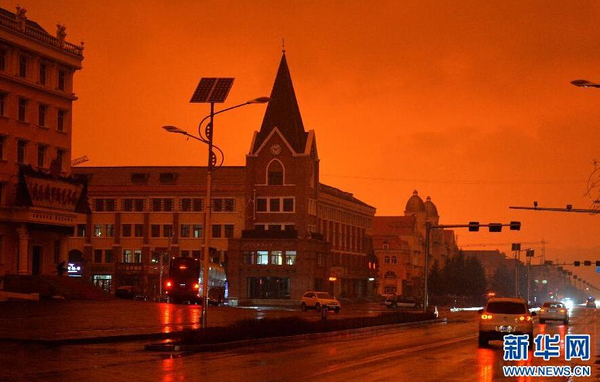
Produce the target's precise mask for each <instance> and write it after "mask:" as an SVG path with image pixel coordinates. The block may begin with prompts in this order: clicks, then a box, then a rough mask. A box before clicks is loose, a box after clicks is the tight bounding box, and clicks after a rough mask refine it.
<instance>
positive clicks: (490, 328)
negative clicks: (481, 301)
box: [479, 297, 536, 347]
mask: <svg viewBox="0 0 600 382" xmlns="http://www.w3.org/2000/svg"><path fill="white" fill-rule="evenodd" d="M479 313H480V314H481V316H480V317H479V346H480V347H487V346H488V342H489V341H493V340H502V339H503V338H504V336H505V335H508V334H528V335H529V346H533V316H535V315H536V314H535V312H530V311H529V307H528V306H527V303H526V302H525V300H523V299H520V298H496V297H494V298H491V299H489V300H488V302H487V304H486V305H485V308H484V309H480V310H479Z"/></svg>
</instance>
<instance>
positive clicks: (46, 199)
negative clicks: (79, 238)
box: [0, 7, 86, 279]
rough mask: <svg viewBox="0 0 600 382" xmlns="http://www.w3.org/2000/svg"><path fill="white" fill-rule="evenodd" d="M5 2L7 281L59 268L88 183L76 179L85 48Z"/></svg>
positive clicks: (3, 256) (0, 26) (1, 192)
mask: <svg viewBox="0 0 600 382" xmlns="http://www.w3.org/2000/svg"><path fill="white" fill-rule="evenodd" d="M65 37H66V33H65V28H64V26H61V25H58V26H57V32H56V35H55V36H53V35H50V34H49V33H48V32H46V30H45V29H44V28H42V27H41V26H40V25H39V24H37V23H35V22H33V21H31V20H29V19H28V18H27V16H26V11H25V9H22V8H19V7H17V12H16V13H12V12H9V11H7V10H4V9H1V8H0V279H1V278H2V276H4V275H49V274H56V272H57V271H56V265H57V264H58V263H60V262H61V261H64V260H67V243H68V238H69V236H70V234H71V233H72V232H73V228H74V225H75V220H76V218H77V212H85V211H86V205H85V195H84V194H85V186H84V184H83V183H81V182H78V181H76V180H75V179H73V178H71V177H70V176H69V175H70V169H71V165H70V159H71V133H72V130H71V114H72V104H73V101H75V100H76V99H77V97H76V96H75V94H74V93H73V74H74V73H75V72H76V71H77V70H79V69H81V67H82V66H81V63H82V60H83V48H82V47H81V46H77V45H74V44H71V43H69V42H67V41H65Z"/></svg>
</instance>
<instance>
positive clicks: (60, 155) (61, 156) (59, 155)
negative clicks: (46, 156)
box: [56, 149, 65, 171]
mask: <svg viewBox="0 0 600 382" xmlns="http://www.w3.org/2000/svg"><path fill="white" fill-rule="evenodd" d="M64 161H65V150H63V149H56V165H57V166H58V168H59V169H60V170H61V171H62V169H63V163H64Z"/></svg>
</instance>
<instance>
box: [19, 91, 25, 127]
mask: <svg viewBox="0 0 600 382" xmlns="http://www.w3.org/2000/svg"><path fill="white" fill-rule="evenodd" d="M26 116H27V99H26V98H22V97H21V98H19V115H18V118H19V121H21V122H26Z"/></svg>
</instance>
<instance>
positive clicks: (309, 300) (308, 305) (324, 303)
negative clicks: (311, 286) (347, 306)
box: [300, 291, 342, 313]
mask: <svg viewBox="0 0 600 382" xmlns="http://www.w3.org/2000/svg"><path fill="white" fill-rule="evenodd" d="M325 307H326V308H327V310H333V311H334V312H335V313H339V312H340V309H341V308H342V306H341V304H340V302H339V301H338V300H337V299H336V298H335V297H333V296H332V295H330V294H329V293H327V292H319V291H309V292H306V293H304V294H303V295H302V303H301V304H300V309H302V311H303V312H305V311H306V310H308V309H316V310H321V309H322V308H325Z"/></svg>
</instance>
